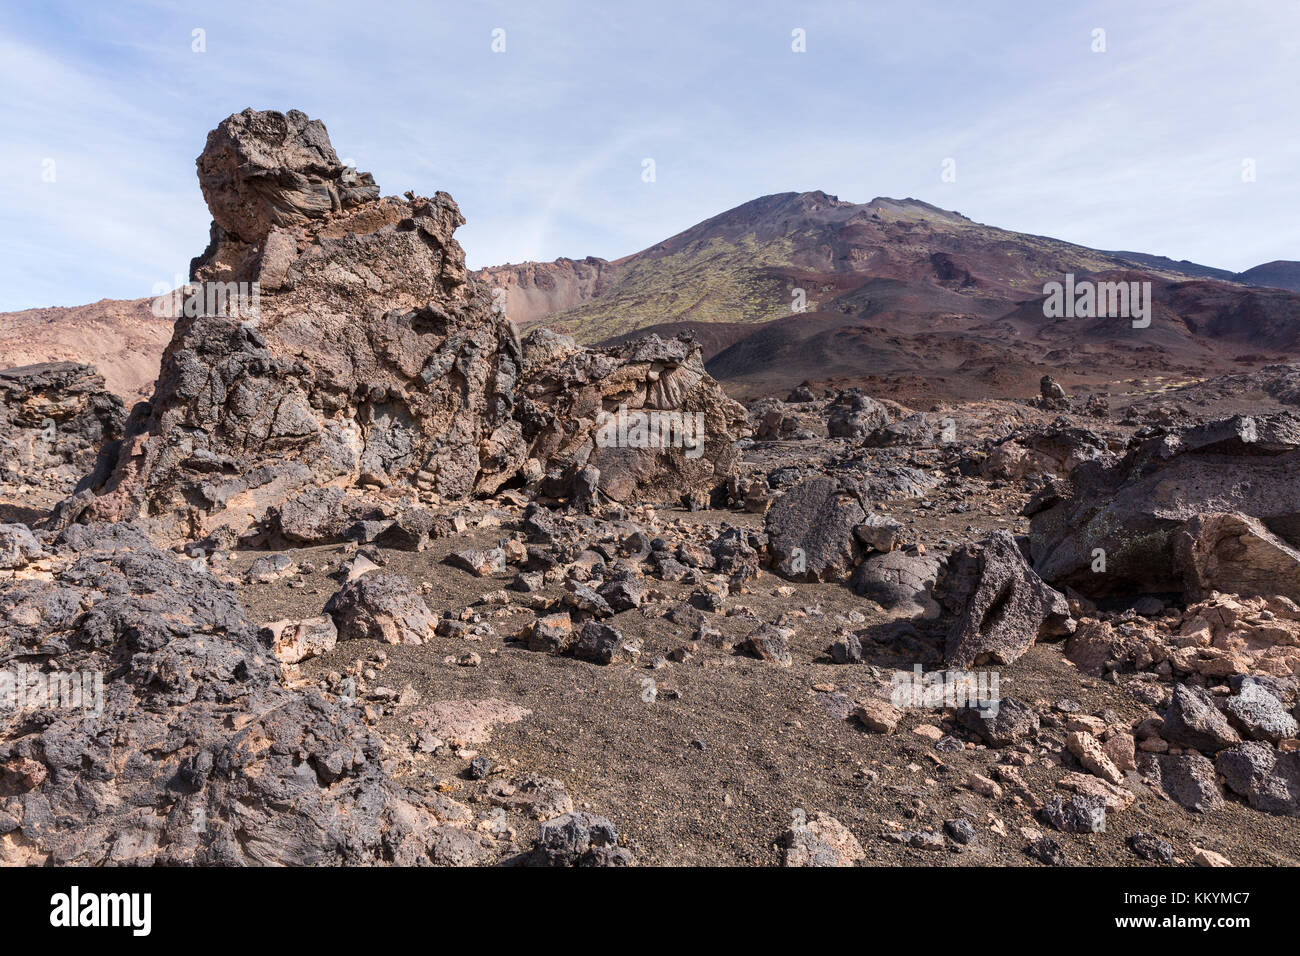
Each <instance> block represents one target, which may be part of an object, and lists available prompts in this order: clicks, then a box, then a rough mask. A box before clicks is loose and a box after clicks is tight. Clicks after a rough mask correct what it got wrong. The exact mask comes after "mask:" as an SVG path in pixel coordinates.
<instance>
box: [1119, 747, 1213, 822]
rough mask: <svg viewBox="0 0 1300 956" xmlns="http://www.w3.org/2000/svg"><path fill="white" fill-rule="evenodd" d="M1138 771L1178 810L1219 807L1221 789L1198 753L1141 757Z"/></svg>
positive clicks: (1211, 767) (1204, 759) (1207, 809)
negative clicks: (1178, 808)
mask: <svg viewBox="0 0 1300 956" xmlns="http://www.w3.org/2000/svg"><path fill="white" fill-rule="evenodd" d="M1138 769H1139V770H1140V771H1141V772H1142V775H1143V776H1145V777H1146V778H1147V779H1148V780H1150V781H1151V783H1152V784H1153V785H1154V786H1155V787H1156V788H1157V789H1158V790H1160V791H1162V792H1163V793H1164V794H1165V796H1167V797H1169V799H1171V800H1173V801H1174V802H1175V803H1177V804H1178V805H1179V806H1180V807H1185V808H1187V809H1188V810H1195V811H1196V812H1197V813H1208V812H1210V811H1212V810H1218V809H1219V808H1221V807H1222V806H1223V788H1222V787H1220V786H1219V781H1218V778H1217V777H1216V776H1215V775H1214V764H1212V763H1210V761H1209V760H1207V759H1206V758H1205V757H1202V756H1201V755H1200V754H1196V753H1192V754H1182V755H1181V756H1174V755H1172V754H1142V756H1141V757H1140V758H1139V759H1138Z"/></svg>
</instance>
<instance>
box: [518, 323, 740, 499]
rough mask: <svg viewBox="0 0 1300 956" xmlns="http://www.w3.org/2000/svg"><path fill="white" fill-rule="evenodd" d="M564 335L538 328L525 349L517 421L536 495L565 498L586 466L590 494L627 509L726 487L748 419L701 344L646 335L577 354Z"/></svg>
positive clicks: (684, 339)
mask: <svg viewBox="0 0 1300 956" xmlns="http://www.w3.org/2000/svg"><path fill="white" fill-rule="evenodd" d="M566 338H567V337H558V336H555V335H554V333H551V332H549V331H548V330H545V329H538V330H534V331H533V332H530V333H529V335H528V336H527V337H526V338H525V339H524V342H523V350H524V352H523V354H524V368H523V378H522V382H521V385H520V388H519V394H518V407H517V409H516V412H515V417H516V418H517V419H518V421H519V422H520V424H521V426H522V434H523V440H524V442H525V443H526V445H527V456H526V457H527V458H528V459H529V461H530V462H531V464H528V465H526V466H525V470H524V473H525V477H529V478H531V484H532V486H533V487H534V488H535V489H536V490H537V491H538V492H540V493H541V494H542V495H544V496H548V497H554V498H570V497H572V496H573V495H574V494H575V490H576V489H575V482H577V481H579V480H580V475H581V473H582V472H584V471H590V470H592V469H594V475H592V477H593V478H594V481H595V490H596V491H598V492H599V494H600V495H603V496H604V497H605V498H608V499H611V500H613V501H617V502H624V503H630V502H638V503H639V502H643V501H653V502H663V501H676V500H677V499H679V498H680V497H681V496H682V494H683V493H684V492H687V491H691V490H702V491H706V492H707V491H712V490H713V489H715V488H716V487H718V486H720V485H721V484H722V483H723V482H724V481H725V480H726V478H727V477H728V475H730V474H731V472H732V471H733V470H734V469H735V467H736V464H737V462H738V461H739V457H740V456H739V452H738V451H737V449H736V448H735V441H736V439H737V438H739V437H741V435H742V434H743V431H744V428H745V425H746V422H747V415H746V413H745V409H744V406H742V405H740V404H739V403H738V402H734V401H732V400H731V399H729V398H727V396H726V394H725V393H724V392H723V391H722V389H721V388H720V387H719V386H718V384H717V382H715V381H714V380H713V379H712V378H711V377H709V375H708V373H707V372H705V370H704V360H703V358H702V357H701V352H700V347H699V345H698V344H696V343H695V342H694V341H693V340H691V339H689V338H685V337H678V338H673V339H666V340H665V339H661V338H659V337H658V336H657V335H649V336H647V337H645V338H643V339H640V340H637V341H634V342H629V343H627V344H625V345H619V346H612V347H609V348H603V349H580V348H577V347H575V346H573V345H572V341H571V340H568V341H567V342H566V341H565V339H566ZM557 340H558V341H557Z"/></svg>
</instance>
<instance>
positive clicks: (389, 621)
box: [325, 571, 438, 644]
mask: <svg viewBox="0 0 1300 956" xmlns="http://www.w3.org/2000/svg"><path fill="white" fill-rule="evenodd" d="M325 610H326V612H327V613H328V614H329V615H330V616H331V617H333V618H334V624H335V626H336V627H337V628H338V636H339V640H341V641H348V640H358V639H364V638H369V639H370V640H375V641H383V642H384V643H385V644H422V643H424V641H425V640H426V639H427V638H429V637H432V636H433V632H434V628H435V627H436V626H437V623H438V622H437V618H436V617H435V616H434V615H433V613H432V612H431V611H430V610H429V606H428V605H427V604H425V603H424V598H422V597H420V594H419V592H418V591H416V590H415V588H413V587H412V586H411V583H410V582H409V581H407V580H406V578H404V577H402V576H401V575H400V574H389V573H387V572H384V571H375V572H372V573H370V574H366V575H364V576H362V577H360V578H357V580H355V581H353V582H351V583H350V584H348V585H347V586H346V587H344V588H343V590H341V591H339V592H338V593H337V594H335V595H334V596H333V597H332V598H330V600H329V603H328V604H326V605H325Z"/></svg>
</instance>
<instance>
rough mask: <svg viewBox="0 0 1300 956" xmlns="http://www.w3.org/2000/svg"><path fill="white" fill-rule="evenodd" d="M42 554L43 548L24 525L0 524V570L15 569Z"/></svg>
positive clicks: (43, 554)
mask: <svg viewBox="0 0 1300 956" xmlns="http://www.w3.org/2000/svg"><path fill="white" fill-rule="evenodd" d="M44 556H45V549H44V548H42V547H41V543H40V542H39V541H37V540H36V536H35V535H33V534H32V532H31V529H29V528H28V527H27V526H26V525H23V524H0V571H16V570H17V569H19V568H22V567H26V566H27V565H28V564H30V563H31V562H32V561H35V560H36V559H37V558H41V557H44Z"/></svg>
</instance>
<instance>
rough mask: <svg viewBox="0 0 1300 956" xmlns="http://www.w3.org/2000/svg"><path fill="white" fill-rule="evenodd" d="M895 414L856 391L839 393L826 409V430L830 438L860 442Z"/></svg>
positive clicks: (889, 420) (884, 424)
mask: <svg viewBox="0 0 1300 956" xmlns="http://www.w3.org/2000/svg"><path fill="white" fill-rule="evenodd" d="M895 417H896V412H895V411H891V409H890V408H888V407H887V406H885V405H884V404H882V403H881V402H878V401H876V400H875V399H874V398H868V397H867V396H866V395H863V394H861V393H860V392H858V391H857V390H856V389H850V390H848V391H844V392H840V394H838V395H836V396H835V399H834V401H832V402H831V404H830V406H829V408H827V418H826V429H827V431H828V432H830V436H831V437H832V438H853V439H858V440H861V439H863V438H865V437H866V436H867V435H869V434H870V433H872V432H874V431H876V430H877V429H880V428H884V427H885V426H886V425H888V424H889V423H890V422H891V421H893V420H894V418H895Z"/></svg>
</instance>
